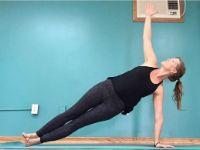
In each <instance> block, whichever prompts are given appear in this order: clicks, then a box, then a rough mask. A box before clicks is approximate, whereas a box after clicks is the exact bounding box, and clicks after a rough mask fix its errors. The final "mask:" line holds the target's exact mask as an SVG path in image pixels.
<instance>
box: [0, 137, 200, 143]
mask: <svg viewBox="0 0 200 150" xmlns="http://www.w3.org/2000/svg"><path fill="white" fill-rule="evenodd" d="M153 141H154V139H153V138H148V137H146V138H139V137H138V138H126V137H67V138H63V139H60V140H57V141H50V142H47V143H48V144H66V143H67V144H141V145H143V144H153ZM5 142H22V143H24V139H23V137H19V136H0V143H5ZM160 142H161V143H163V144H172V145H200V138H160Z"/></svg>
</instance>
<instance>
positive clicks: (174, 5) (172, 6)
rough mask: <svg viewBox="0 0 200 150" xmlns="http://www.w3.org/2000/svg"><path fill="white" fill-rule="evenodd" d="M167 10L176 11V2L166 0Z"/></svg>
mask: <svg viewBox="0 0 200 150" xmlns="http://www.w3.org/2000/svg"><path fill="white" fill-rule="evenodd" d="M168 9H173V10H178V1H177V0H168Z"/></svg>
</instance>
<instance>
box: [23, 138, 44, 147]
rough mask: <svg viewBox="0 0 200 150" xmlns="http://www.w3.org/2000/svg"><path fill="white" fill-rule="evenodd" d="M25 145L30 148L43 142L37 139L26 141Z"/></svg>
mask: <svg viewBox="0 0 200 150" xmlns="http://www.w3.org/2000/svg"><path fill="white" fill-rule="evenodd" d="M24 144H25V146H26V147H28V146H31V145H37V144H41V142H40V138H35V139H28V140H25V143H24Z"/></svg>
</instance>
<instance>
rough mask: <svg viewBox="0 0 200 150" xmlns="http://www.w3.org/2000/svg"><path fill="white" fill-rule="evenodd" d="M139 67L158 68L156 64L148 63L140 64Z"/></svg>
mask: <svg viewBox="0 0 200 150" xmlns="http://www.w3.org/2000/svg"><path fill="white" fill-rule="evenodd" d="M139 66H147V67H152V68H158V65H157V64H151V63H148V62H144V63H143V64H141V65H139Z"/></svg>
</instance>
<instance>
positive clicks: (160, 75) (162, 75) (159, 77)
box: [154, 67, 170, 81]
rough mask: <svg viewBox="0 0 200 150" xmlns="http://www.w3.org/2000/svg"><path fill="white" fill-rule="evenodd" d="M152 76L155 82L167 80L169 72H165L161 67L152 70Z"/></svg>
mask: <svg viewBox="0 0 200 150" xmlns="http://www.w3.org/2000/svg"><path fill="white" fill-rule="evenodd" d="M154 75H155V78H157V80H159V81H162V80H165V79H166V78H168V76H169V75H170V72H169V71H168V70H165V69H164V68H163V67H160V68H158V69H155V70H154Z"/></svg>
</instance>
